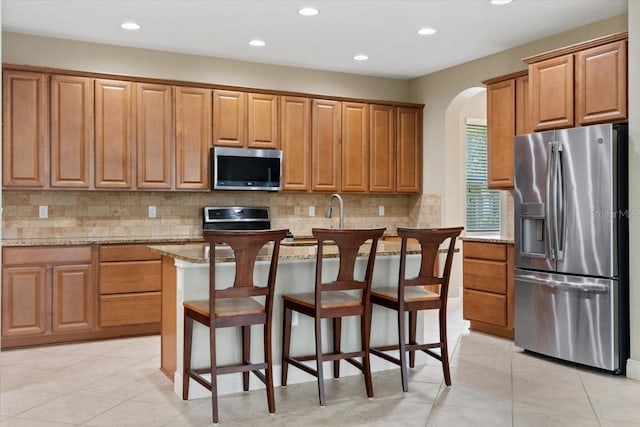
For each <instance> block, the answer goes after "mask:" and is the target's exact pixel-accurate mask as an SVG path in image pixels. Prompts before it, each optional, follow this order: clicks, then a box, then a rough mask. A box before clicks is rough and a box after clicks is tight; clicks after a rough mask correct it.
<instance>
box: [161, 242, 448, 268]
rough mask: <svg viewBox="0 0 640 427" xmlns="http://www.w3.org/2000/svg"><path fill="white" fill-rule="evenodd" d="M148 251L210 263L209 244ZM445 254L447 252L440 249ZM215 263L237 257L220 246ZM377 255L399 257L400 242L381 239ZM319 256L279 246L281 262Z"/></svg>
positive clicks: (331, 252)
mask: <svg viewBox="0 0 640 427" xmlns="http://www.w3.org/2000/svg"><path fill="white" fill-rule="evenodd" d="M267 248H268V249H266V250H264V251H263V253H262V254H259V255H258V258H257V259H258V260H259V261H261V260H268V259H270V258H269V255H270V247H268V246H267ZM149 249H151V250H152V251H154V252H158V253H160V254H162V255H165V256H169V257H172V258H175V259H177V260H181V261H186V262H191V263H196V264H205V263H208V262H209V253H208V252H209V244H208V243H194V244H185V245H179V246H177V245H149ZM407 249H408V251H409V253H411V254H419V253H420V246H419V245H417V244H409V245H408V247H407ZM441 251H444V250H441ZM216 252H217V255H216V260H218V262H232V261H234V258H233V256H232V254H231V252H230V250H229V249H228V248H224V247H218V249H217V251H216ZM376 254H377V256H391V255H400V242H397V241H387V240H384V239H383V240H380V241H379V242H378V247H377V251H376ZM323 255H324V256H323V257H324V258H337V257H338V247H337V246H335V245H333V244H329V245H325V247H324V251H323ZM360 255H362V256H366V255H368V245H367V244H365V245H363V246H362V248H361V253H360ZM315 257H316V244H315V243H311V242H304V243H301V242H296V241H294V242H283V243H282V244H281V245H280V259H281V260H304V259H315Z"/></svg>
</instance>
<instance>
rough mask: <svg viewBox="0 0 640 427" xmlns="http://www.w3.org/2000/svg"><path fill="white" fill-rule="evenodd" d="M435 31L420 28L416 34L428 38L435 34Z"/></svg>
mask: <svg viewBox="0 0 640 427" xmlns="http://www.w3.org/2000/svg"><path fill="white" fill-rule="evenodd" d="M436 31H438V30H434V29H433V28H420V29H419V30H418V34H420V35H421V36H429V35H431V34H435V33H436Z"/></svg>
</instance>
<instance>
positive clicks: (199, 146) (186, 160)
mask: <svg viewBox="0 0 640 427" xmlns="http://www.w3.org/2000/svg"><path fill="white" fill-rule="evenodd" d="M175 114H176V121H175V125H176V139H175V145H176V147H175V156H176V162H175V186H176V189H185V190H208V189H209V166H208V162H207V159H208V158H209V148H210V147H211V90H210V89H200V88H193V87H182V86H178V87H176V89H175Z"/></svg>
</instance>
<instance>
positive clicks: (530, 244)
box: [520, 203, 546, 258]
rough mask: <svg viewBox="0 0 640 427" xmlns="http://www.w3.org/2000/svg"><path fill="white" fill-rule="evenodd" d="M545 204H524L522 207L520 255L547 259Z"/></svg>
mask: <svg viewBox="0 0 640 427" xmlns="http://www.w3.org/2000/svg"><path fill="white" fill-rule="evenodd" d="M544 212H545V204H544V203H523V204H521V205H520V232H521V233H522V235H521V236H520V242H521V245H520V254H521V255H522V256H529V257H535V258H540V257H542V258H545V257H546V252H545V246H546V245H545V240H544V236H545V233H544V227H545V218H544Z"/></svg>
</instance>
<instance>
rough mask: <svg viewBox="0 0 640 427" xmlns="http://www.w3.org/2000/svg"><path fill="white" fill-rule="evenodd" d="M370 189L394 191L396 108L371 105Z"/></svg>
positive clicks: (386, 191) (384, 191)
mask: <svg viewBox="0 0 640 427" xmlns="http://www.w3.org/2000/svg"><path fill="white" fill-rule="evenodd" d="M369 122H370V126H369V189H370V191H375V192H379V193H392V192H393V190H394V187H395V173H396V153H395V149H396V146H395V141H396V133H395V108H394V107H391V106H389V105H370V106H369Z"/></svg>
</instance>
